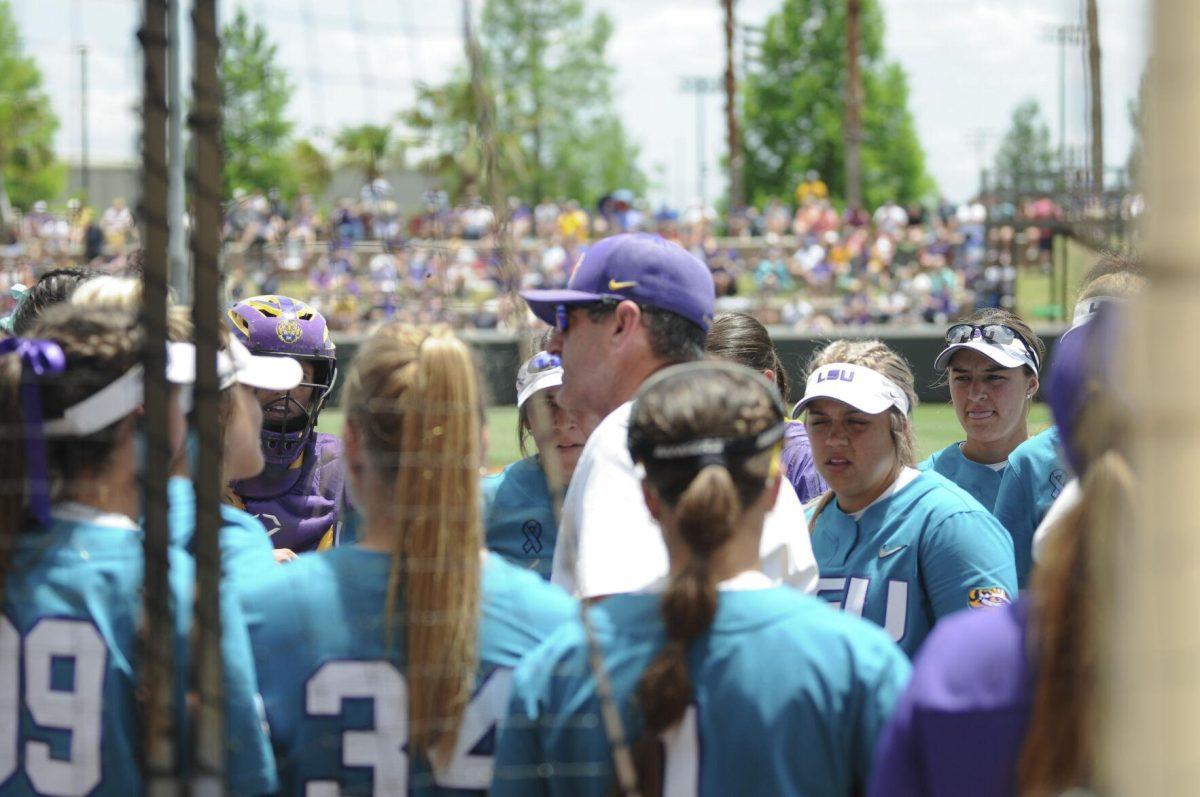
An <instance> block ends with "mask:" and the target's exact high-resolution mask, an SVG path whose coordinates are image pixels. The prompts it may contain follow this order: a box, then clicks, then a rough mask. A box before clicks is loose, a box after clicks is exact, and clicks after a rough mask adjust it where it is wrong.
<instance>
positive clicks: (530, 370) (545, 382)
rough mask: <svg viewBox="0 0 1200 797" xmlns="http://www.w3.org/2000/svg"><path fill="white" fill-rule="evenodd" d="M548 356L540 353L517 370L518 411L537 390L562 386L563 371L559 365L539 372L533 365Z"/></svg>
mask: <svg viewBox="0 0 1200 797" xmlns="http://www.w3.org/2000/svg"><path fill="white" fill-rule="evenodd" d="M548 356H549V355H548V354H547V352H544V351H540V352H538V353H537V354H535V355H534V356H532V357H530V358H529V359H528V360H526V361H525V362H524V363H522V364H521V367H520V368H519V369H518V370H517V407H518V409H519V408H520V407H522V406H524V405H525V402H526V401H528V400H529V399H530V397H532V396H533V395H534V394H535V393H537V392H538V391H539V390H545V389H546V388H549V387H558V386H559V385H561V384H562V381H563V369H562V366H561V365H554V366H550V367H545V368H542V369H540V370H538V369H537V368H536V366H535V365H534V363H536V362H537V361H538V359H539V358H542V357H548Z"/></svg>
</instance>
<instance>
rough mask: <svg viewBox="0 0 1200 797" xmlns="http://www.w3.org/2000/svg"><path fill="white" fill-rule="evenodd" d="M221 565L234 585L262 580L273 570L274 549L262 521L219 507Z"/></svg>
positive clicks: (240, 511)
mask: <svg viewBox="0 0 1200 797" xmlns="http://www.w3.org/2000/svg"><path fill="white" fill-rule="evenodd" d="M221 566H222V567H223V568H224V571H225V576H226V578H228V579H229V580H230V581H231V582H232V583H233V584H235V585H239V584H244V583H246V581H247V579H255V578H261V577H262V576H263V575H264V572H270V569H271V568H273V567H275V566H276V564H275V549H274V547H273V546H272V545H271V538H270V536H268V535H267V530H266V528H264V527H263V524H262V522H261V521H260V520H259V519H258V518H256V517H254V516H253V515H250V514H248V513H246V512H243V511H242V510H240V509H238V508H236V507H232V506H222V507H221Z"/></svg>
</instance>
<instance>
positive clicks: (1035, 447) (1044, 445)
mask: <svg viewBox="0 0 1200 797" xmlns="http://www.w3.org/2000/svg"><path fill="white" fill-rule="evenodd" d="M1058 448H1059V432H1058V427H1057V426H1051V427H1049V428H1047V429H1043V430H1042V431H1041V432H1038V433H1037V434H1035V435H1034V436H1033V437H1030V438H1029V439H1027V440H1025V441H1024V442H1022V443H1021V444H1020V445H1018V446H1017V447H1016V448H1014V449H1013V451H1012V453H1011V454H1009V455H1008V464H1009V467H1010V468H1014V469H1015V470H1017V471H1021V470H1023V469H1027V468H1031V467H1037V466H1038V465H1039V464H1042V463H1045V462H1051V461H1057V459H1058Z"/></svg>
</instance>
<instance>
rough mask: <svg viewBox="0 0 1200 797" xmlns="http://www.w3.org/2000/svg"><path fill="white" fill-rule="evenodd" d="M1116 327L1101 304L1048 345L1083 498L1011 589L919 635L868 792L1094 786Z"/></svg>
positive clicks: (1117, 419) (1127, 478)
mask: <svg viewBox="0 0 1200 797" xmlns="http://www.w3.org/2000/svg"><path fill="white" fill-rule="evenodd" d="M1117 326H1118V320H1117V319H1115V318H1113V317H1112V316H1111V315H1107V316H1106V315H1105V314H1104V313H1103V312H1102V313H1101V315H1100V316H1097V318H1096V319H1095V320H1093V321H1091V322H1089V323H1088V324H1086V325H1085V326H1083V327H1080V328H1078V329H1076V330H1074V331H1072V333H1071V334H1069V335H1066V336H1064V338H1063V339H1062V341H1061V342H1060V343H1059V344H1058V347H1057V348H1056V350H1055V352H1054V358H1055V361H1054V368H1053V370H1052V372H1051V376H1050V387H1049V394H1050V405H1051V409H1052V411H1053V413H1054V419H1055V422H1056V423H1057V424H1059V426H1060V428H1061V429H1062V430H1063V441H1064V445H1065V447H1066V449H1067V453H1068V458H1069V459H1070V461H1071V462H1072V464H1073V465H1075V466H1076V468H1077V469H1078V472H1079V473H1080V474H1081V475H1080V483H1081V484H1082V495H1081V500H1080V501H1079V503H1078V504H1077V506H1076V507H1075V508H1073V509H1072V510H1070V511H1069V512H1068V513H1066V514H1065V515H1064V516H1063V517H1062V519H1061V520H1060V521H1059V524H1058V525H1057V527H1056V529H1055V533H1054V535H1052V537H1051V538H1050V540H1049V541H1048V542H1047V547H1046V548H1045V549H1044V555H1043V557H1042V559H1040V560H1039V562H1038V566H1037V568H1036V569H1035V570H1034V571H1033V575H1032V582H1031V589H1030V590H1029V591H1028V592H1026V593H1025V594H1024V595H1023V596H1022V599H1021V600H1020V601H1018V602H1017V603H1015V604H1013V605H1011V606H1007V607H1003V608H1000V609H996V610H995V611H988V612H963V613H961V614H958V615H956V616H954V617H952V618H950V619H948V620H946V621H945V622H943V623H939V624H938V625H937V627H936V628H934V630H933V632H932V633H931V634H930V635H929V637H928V639H927V640H926V642H925V645H924V647H923V648H922V649H921V651H920V653H919V654H918V656H917V658H916V662H915V669H914V671H913V678H912V681H911V682H910V683H909V686H908V689H907V691H906V692H905V694H904V696H903V697H902V698H901V700H900V703H899V705H898V706H897V709H896V713H895V714H894V715H893V716H892V719H891V721H890V722H889V724H888V727H887V728H886V729H885V731H884V733H883V736H882V739H881V741H880V745H879V749H878V750H877V751H876V755H875V767H874V771H873V776H872V783H871V789H870V792H869V793H870V794H871V795H879V796H882V795H887V796H888V797H891V796H892V795H922V797H924V796H925V795H929V797H941V795H961V794H970V795H972V796H973V797H986V796H987V795H1012V794H1038V795H1042V794H1061V793H1064V792H1066V791H1069V790H1071V789H1073V788H1077V787H1084V788H1086V787H1088V786H1089V785H1091V784H1090V780H1091V775H1092V773H1093V772H1094V771H1095V768H1094V761H1093V757H1092V751H1093V749H1094V743H1095V742H1096V738H1095V732H1096V730H1095V729H1096V728H1097V726H1098V724H1099V723H1098V721H1097V713H1096V708H1097V703H1098V701H1097V693H1098V689H1099V688H1100V681H1099V667H1100V663H1101V656H1100V651H1101V650H1102V648H1103V647H1104V639H1103V636H1102V635H1103V633H1104V629H1105V628H1106V627H1107V626H1108V625H1109V623H1108V621H1109V620H1110V619H1111V618H1110V614H1111V610H1112V607H1113V606H1114V605H1115V604H1116V598H1114V597H1113V585H1114V584H1115V583H1118V581H1119V579H1118V578H1117V575H1118V557H1119V556H1120V553H1121V551H1120V539H1119V538H1118V532H1117V529H1119V528H1122V527H1123V525H1125V524H1124V521H1125V520H1126V519H1127V518H1128V510H1129V507H1130V505H1131V501H1132V497H1133V495H1134V482H1133V476H1132V473H1131V471H1130V468H1129V465H1128V463H1127V458H1126V451H1125V439H1124V437H1125V435H1124V433H1123V432H1124V429H1125V426H1126V424H1125V423H1124V422H1123V419H1124V418H1125V417H1126V416H1127V414H1128V412H1127V408H1125V407H1123V406H1122V404H1121V401H1120V398H1119V396H1120V392H1119V390H1116V389H1114V386H1115V383H1116V380H1115V379H1114V378H1113V377H1112V374H1111V372H1110V369H1109V368H1107V365H1106V362H1105V360H1106V359H1108V358H1106V354H1107V353H1108V352H1111V351H1112V350H1113V345H1112V344H1113V341H1114V340H1115V339H1116V338H1117V337H1118V335H1117V333H1116V332H1114V328H1116V327H1117ZM1068 432H1070V433H1069V434H1068Z"/></svg>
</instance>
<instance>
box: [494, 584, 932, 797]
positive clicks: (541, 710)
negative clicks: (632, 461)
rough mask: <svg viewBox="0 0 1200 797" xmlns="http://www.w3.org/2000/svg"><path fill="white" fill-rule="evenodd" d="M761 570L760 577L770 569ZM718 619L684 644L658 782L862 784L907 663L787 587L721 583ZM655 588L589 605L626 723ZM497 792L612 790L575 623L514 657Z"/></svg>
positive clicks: (649, 653) (643, 662)
mask: <svg viewBox="0 0 1200 797" xmlns="http://www.w3.org/2000/svg"><path fill="white" fill-rule="evenodd" d="M764 581H765V577H764ZM719 596H720V597H719V600H718V605H717V613H716V617H715V618H714V620H713V624H712V627H711V628H710V629H709V630H708V631H707V632H706V633H705V634H704V635H702V636H701V637H700V638H698V639H697V640H696V641H695V643H693V644H692V646H691V647H690V649H689V650H688V653H687V658H688V670H689V673H690V675H691V678H692V685H693V689H694V697H693V702H692V706H691V708H689V709H688V710H687V712H686V713H685V715H684V718H683V720H682V721H681V722H680V723H679V724H678V725H677V726H676V727H675V728H673V729H671V730H670V731H669V732H668V733H667V734H665V735H664V743H665V746H664V750H665V764H666V766H665V767H664V769H665V776H664V784H663V789H662V793H663V794H666V795H677V794H678V795H683V794H686V795H702V796H703V797H718V795H721V796H722V797H724V796H725V795H739V796H740V797H755V796H756V795H762V797H777V795H785V794H786V795H799V796H800V797H803V796H804V795H849V794H853V793H861V792H863V791H865V789H866V785H867V783H868V782H869V777H870V767H871V758H872V754H873V753H874V750H875V745H876V740H877V738H878V737H879V735H880V733H881V732H882V729H883V726H884V723H885V722H886V721H887V718H888V716H889V715H890V714H891V711H892V706H893V705H894V704H895V702H896V701H897V700H898V699H899V696H900V693H901V691H902V690H903V689H904V684H905V682H906V681H907V680H908V676H909V671H910V670H909V663H908V661H907V659H906V658H905V657H904V654H903V653H901V652H900V650H899V649H898V648H897V647H896V646H895V645H894V644H893V643H892V642H891V641H890V640H888V639H887V637H886V635H885V634H883V633H882V632H880V630H879V629H878V628H875V627H874V626H872V625H870V624H869V623H865V622H862V621H861V620H859V619H857V618H854V617H849V616H847V615H845V614H842V613H840V612H831V611H829V609H828V608H827V607H825V606H823V605H821V602H820V601H818V600H816V599H814V598H812V597H809V596H807V595H804V594H802V593H800V592H797V591H795V590H793V589H792V588H790V587H767V588H765V589H749V590H737V591H732V590H722V591H721V592H720V593H719ZM660 600H661V596H660V595H656V594H647V593H638V594H628V595H617V596H613V597H611V598H608V599H606V600H605V601H604V602H603V603H600V604H598V605H597V606H595V607H593V608H592V609H590V610H589V611H590V615H591V617H592V620H593V623H594V626H595V629H596V633H597V637H598V641H599V644H600V647H601V650H602V652H603V656H604V663H605V667H606V669H607V671H608V674H609V677H610V679H611V681H612V686H613V691H614V699H615V701H616V704H617V706H618V707H619V708H620V711H621V716H622V719H623V721H624V726H625V729H626V731H627V733H630V734H632V735H633V737H636V735H637V734H639V733H640V732H641V726H642V720H641V716H640V713H639V712H638V711H637V710H636V707H635V704H634V697H633V695H634V691H635V689H636V686H637V682H638V679H639V678H641V675H642V672H643V671H644V670H645V668H646V666H647V665H648V664H649V663H650V662H651V661H652V660H653V658H654V657H655V656H656V655H657V654H658V651H659V650H660V649H661V648H662V646H663V644H664V641H665V634H664V631H663V622H662V617H661V614H660V612H659V603H660ZM509 712H510V713H509V718H508V720H507V721H506V723H505V725H504V727H503V728H502V730H501V734H500V750H499V752H498V754H497V757H496V777H495V781H494V783H493V785H492V794H493V795H498V796H499V797H509V796H510V795H514V796H515V795H556V796H557V795H563V797H565V796H566V795H572V796H574V795H583V796H584V797H593V796H594V797H601V796H602V795H607V794H610V793H612V791H611V790H612V787H613V781H614V774H613V764H612V752H611V749H610V746H609V742H608V739H607V738H606V736H605V732H604V729H603V726H602V724H601V722H600V704H599V701H598V700H597V697H596V680H595V678H594V677H593V676H592V673H591V670H590V669H589V666H588V656H587V643H586V641H585V637H584V634H583V630H582V626H581V625H580V624H579V623H572V624H570V625H568V626H565V627H564V628H562V629H560V630H559V631H558V632H557V633H556V634H555V635H554V636H553V637H551V639H550V640H549V641H548V642H547V643H546V644H544V645H543V646H542V647H540V648H538V650H537V651H535V652H534V653H533V654H531V655H530V657H529V658H527V659H526V660H525V662H524V663H522V665H521V666H520V667H519V668H518V669H517V674H516V676H515V680H514V685H513V696H512V705H511V708H510V710H509Z"/></svg>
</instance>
